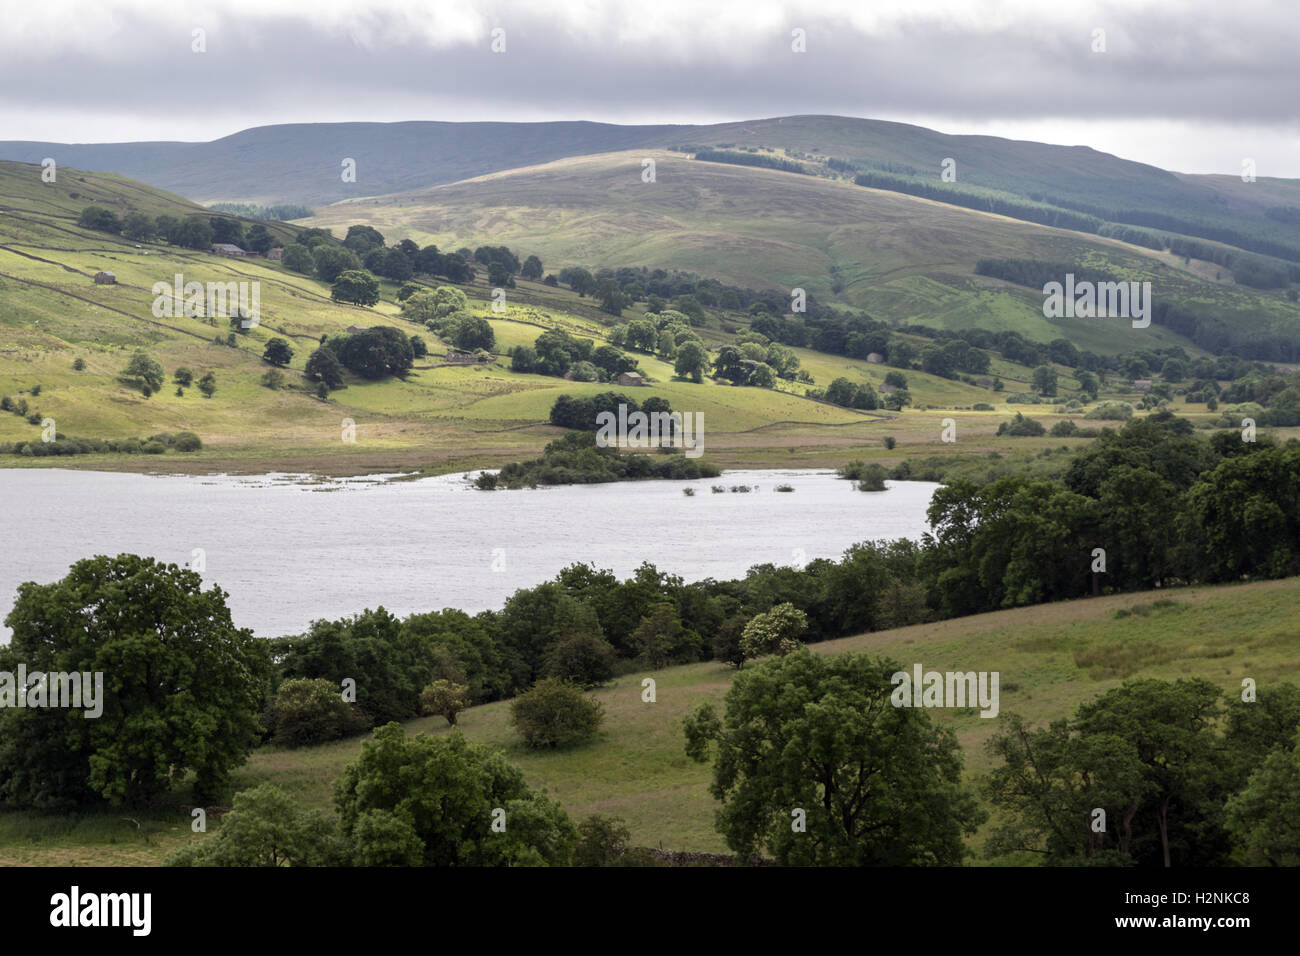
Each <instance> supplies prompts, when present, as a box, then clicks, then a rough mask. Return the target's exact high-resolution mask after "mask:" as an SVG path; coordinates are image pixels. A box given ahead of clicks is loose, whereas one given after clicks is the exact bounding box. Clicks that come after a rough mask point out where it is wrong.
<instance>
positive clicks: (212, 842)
mask: <svg viewBox="0 0 1300 956" xmlns="http://www.w3.org/2000/svg"><path fill="white" fill-rule="evenodd" d="M234 802H235V806H234V809H233V810H231V811H230V812H229V813H227V814H226V815H225V816H224V817H223V818H222V820H221V829H219V830H218V831H217V832H216V833H214V834H213V835H212V836H210V837H207V838H206V839H203V840H195V841H193V842H191V843H189V844H188V845H187V846H185V847H183V848H181V849H180V850H178V851H176V852H175V853H173V854H171V855H170V856H169V857H167V861H166V865H167V866H221V867H229V866H328V865H331V864H334V865H338V864H341V863H342V862H344V860H343V845H342V843H341V841H340V840H339V839H338V836H337V830H336V824H335V823H334V820H333V819H331V818H330V817H329V816H328V815H327V814H325V813H323V812H321V811H320V810H304V809H303V808H302V806H301V805H300V803H299V801H298V799H297V797H295V796H294V795H292V794H289V793H286V792H285V791H284V790H282V789H281V788H280V787H278V786H276V785H275V784H273V783H264V784H262V785H261V786H260V787H257V788H255V789H253V790H244V791H241V792H240V793H237V794H235V801H234Z"/></svg>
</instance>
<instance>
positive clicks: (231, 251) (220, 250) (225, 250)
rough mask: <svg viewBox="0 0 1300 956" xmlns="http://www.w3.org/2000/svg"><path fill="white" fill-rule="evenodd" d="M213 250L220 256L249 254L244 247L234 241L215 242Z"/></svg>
mask: <svg viewBox="0 0 1300 956" xmlns="http://www.w3.org/2000/svg"><path fill="white" fill-rule="evenodd" d="M212 252H213V253H214V254H215V255H218V256H246V255H248V253H246V252H245V251H244V250H243V249H241V248H239V246H237V245H235V244H234V243H232V242H214V243H213V244H212Z"/></svg>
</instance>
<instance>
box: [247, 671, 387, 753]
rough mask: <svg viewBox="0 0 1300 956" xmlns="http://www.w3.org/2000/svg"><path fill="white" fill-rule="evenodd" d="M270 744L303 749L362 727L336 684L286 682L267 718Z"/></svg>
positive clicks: (304, 681)
mask: <svg viewBox="0 0 1300 956" xmlns="http://www.w3.org/2000/svg"><path fill="white" fill-rule="evenodd" d="M269 723H270V725H271V728H272V729H271V741H272V743H275V744H278V745H280V746H282V747H304V746H307V745H309V744H318V743H321V742H322V741H326V740H337V739H338V738H339V737H343V736H345V735H346V734H348V733H357V732H359V731H361V730H363V729H364V728H365V726H366V723H365V721H364V719H362V718H360V717H359V716H358V715H357V714H355V713H354V711H353V710H352V708H351V707H350V706H349V705H348V704H347V702H346V701H344V700H343V697H342V695H341V694H340V693H339V688H338V686H337V685H336V684H333V683H332V682H330V681H328V680H325V679H324V678H314V679H309V678H294V679H290V680H286V681H285V682H284V683H283V684H281V685H280V689H279V690H278V691H276V694H275V699H274V701H272V703H271V710H270V714H269Z"/></svg>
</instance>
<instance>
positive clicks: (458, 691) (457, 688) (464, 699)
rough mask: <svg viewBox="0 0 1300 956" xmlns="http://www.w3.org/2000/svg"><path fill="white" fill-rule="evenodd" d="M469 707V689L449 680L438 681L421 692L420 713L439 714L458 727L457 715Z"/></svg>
mask: <svg viewBox="0 0 1300 956" xmlns="http://www.w3.org/2000/svg"><path fill="white" fill-rule="evenodd" d="M468 706H469V688H468V687H466V686H465V685H464V684H453V683H452V682H451V681H449V680H436V681H434V682H433V683H432V684H430V685H429V686H428V687H426V688H424V690H422V691H420V711H421V712H422V713H425V714H439V715H441V716H443V717H445V718H447V723H448V724H450V725H451V726H453V727H454V726H456V715H457V714H459V713H460V712H461V711H462V710H464V709H465V708H466V707H468Z"/></svg>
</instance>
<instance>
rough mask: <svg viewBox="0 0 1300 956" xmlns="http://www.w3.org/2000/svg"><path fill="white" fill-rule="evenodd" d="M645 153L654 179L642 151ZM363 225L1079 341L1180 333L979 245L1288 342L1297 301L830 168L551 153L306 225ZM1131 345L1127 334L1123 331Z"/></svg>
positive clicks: (1187, 263) (1177, 260)
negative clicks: (1035, 275)
mask: <svg viewBox="0 0 1300 956" xmlns="http://www.w3.org/2000/svg"><path fill="white" fill-rule="evenodd" d="M645 158H652V159H654V160H655V162H656V178H655V182H654V183H645V182H642V179H641V171H642V162H643V160H644V159H645ZM305 222H306V223H308V224H311V225H319V226H327V227H333V228H335V229H339V230H341V229H343V228H346V227H347V226H348V225H351V224H357V223H360V224H367V225H371V226H374V227H376V228H378V229H379V230H380V231H381V232H382V233H384V235H385V236H388V237H390V241H391V240H396V239H398V238H403V237H409V238H412V239H414V240H416V241H417V242H419V243H420V244H424V243H427V242H433V243H435V244H437V245H438V246H439V247H440V248H447V249H451V248H456V247H457V246H461V245H465V246H469V247H471V248H472V247H475V246H477V245H479V244H482V243H492V244H496V243H505V244H507V245H509V246H511V247H513V248H518V249H520V250H521V251H522V252H525V253H535V254H537V255H539V256H541V258H542V260H543V262H545V263H546V265H547V268H548V269H549V270H551V271H554V272H558V271H559V268H560V267H561V266H565V265H573V264H582V265H587V266H591V267H596V266H604V267H610V268H617V267H621V266H645V267H648V268H652V269H653V268H656V267H659V268H678V269H683V270H688V271H693V272H697V273H699V274H701V275H705V276H711V277H716V278H718V279H720V280H722V281H723V282H727V283H730V284H734V285H739V286H742V287H746V288H755V289H773V288H775V289H778V290H780V291H781V293H782V295H785V296H788V295H789V290H790V289H792V288H795V287H801V288H806V289H808V290H809V291H811V292H812V293H814V294H815V295H816V296H817V297H818V298H819V299H821V300H822V301H831V302H839V303H843V304H846V305H850V306H853V307H855V308H861V309H865V310H866V311H867V312H868V313H869V314H870V315H872V317H874V318H877V319H882V320H886V321H888V322H890V323H891V324H894V325H900V324H901V325H908V324H918V325H927V326H934V327H939V328H944V329H968V328H980V329H985V330H988V331H995V332H996V331H1003V330H1013V331H1017V332H1020V333H1021V334H1023V335H1024V336H1026V337H1027V338H1030V339H1034V340H1037V341H1040V342H1050V341H1051V340H1053V339H1056V338H1066V339H1068V340H1070V341H1071V342H1073V343H1074V344H1075V345H1076V346H1078V347H1079V348H1081V349H1088V350H1091V351H1094V352H1097V353H1117V352H1124V351H1128V350H1132V349H1134V348H1159V347H1161V346H1167V345H1181V346H1184V347H1186V348H1189V349H1191V350H1193V351H1194V350H1195V346H1194V345H1193V344H1192V343H1191V342H1189V341H1188V340H1187V339H1184V338H1182V337H1181V336H1178V335H1176V334H1174V333H1173V332H1171V331H1169V330H1168V329H1164V328H1160V327H1158V326H1157V325H1153V326H1151V327H1150V328H1147V329H1144V330H1142V331H1141V332H1135V331H1134V330H1133V329H1132V328H1130V327H1129V325H1128V324H1127V323H1123V322H1117V321H1115V320H1109V321H1108V320H1097V321H1074V320H1049V319H1046V318H1044V317H1043V296H1042V291H1041V287H1026V286H1022V285H1013V284H1012V283H1009V282H1004V281H1001V280H999V279H995V278H986V277H984V276H979V275H977V274H976V265H977V263H978V262H979V261H980V260H981V259H985V258H989V257H996V258H1007V259H1031V260H1039V261H1046V262H1052V263H1069V264H1078V267H1079V268H1080V269H1083V268H1090V269H1097V270H1102V271H1105V272H1108V273H1112V274H1114V275H1116V276H1122V277H1123V278H1125V279H1127V280H1130V281H1150V282H1151V283H1152V290H1153V295H1154V296H1155V297H1157V298H1159V299H1162V300H1166V301H1169V302H1171V303H1173V304H1175V305H1176V306H1177V307H1178V308H1179V309H1182V310H1185V311H1188V312H1190V313H1193V314H1197V315H1203V316H1206V317H1211V316H1212V317H1214V319H1215V320H1216V321H1221V322H1223V323H1225V324H1227V325H1229V326H1231V327H1233V328H1235V329H1238V330H1245V329H1251V330H1253V331H1257V332H1259V333H1261V334H1270V335H1279V336H1282V337H1285V338H1287V339H1289V340H1294V341H1297V342H1300V306H1297V304H1296V303H1293V302H1291V301H1290V300H1289V299H1288V297H1287V296H1286V295H1285V294H1284V293H1283V292H1282V291H1281V290H1277V291H1264V290H1258V289H1253V288H1249V287H1246V286H1241V285H1237V284H1235V283H1234V282H1233V281H1232V272H1231V270H1230V269H1228V268H1225V267H1218V266H1214V265H1213V264H1212V263H1208V262H1202V261H1200V260H1197V259H1194V258H1189V259H1184V258H1183V257H1180V256H1176V255H1174V254H1173V253H1172V252H1170V251H1167V250H1162V251H1156V250H1153V249H1148V248H1145V247H1143V246H1139V245H1133V244H1130V243H1127V242H1122V241H1119V240H1116V239H1108V238H1105V237H1102V236H1097V235H1087V234H1084V233H1080V232H1077V231H1073V230H1069V229H1060V228H1054V227H1049V226H1041V225H1037V224H1033V223H1028V222H1023V221H1020V220H1017V219H1011V218H1007V217H1006V216H1001V215H994V214H990V213H985V212H979V211H977V210H973V209H966V208H962V207H959V206H954V205H950V204H947V203H941V202H934V201H930V200H927V199H922V198H918V197H914V196H909V195H905V194H903V193H899V192H893V191H887V190H880V189H867V188H863V187H860V186H855V185H852V184H851V183H849V182H845V181H842V180H832V179H827V178H823V177H817V176H810V175H799V174H795V173H789V172H780V171H775V170H769V169H762V168H755V167H751V166H739V165H730V164H723V163H714V162H703V161H699V160H692V159H690V158H688V157H687V156H685V155H683V154H681V153H675V152H669V151H662V150H638V151H624V152H613V153H603V154H600V155H596V156H582V157H575V158H570V159H563V160H557V161H554V162H550V163H545V164H542V165H540V166H533V167H528V168H523V169H514V170H509V171H506V172H500V173H493V174H491V175H487V176H482V177H479V178H477V179H472V180H468V181H465V182H460V183H453V184H448V185H443V186H435V187H431V188H428V189H422V190H416V191H413V192H409V193H401V194H397V195H392V196H384V197H378V198H372V199H364V200H352V201H348V202H343V203H337V204H335V205H333V206H329V207H326V208H324V209H321V210H319V211H318V212H317V215H316V216H315V217H314V218H312V219H310V220H306V221H305ZM1139 340H1140V344H1139Z"/></svg>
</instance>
